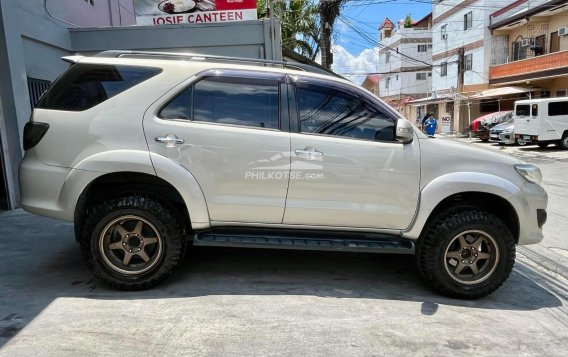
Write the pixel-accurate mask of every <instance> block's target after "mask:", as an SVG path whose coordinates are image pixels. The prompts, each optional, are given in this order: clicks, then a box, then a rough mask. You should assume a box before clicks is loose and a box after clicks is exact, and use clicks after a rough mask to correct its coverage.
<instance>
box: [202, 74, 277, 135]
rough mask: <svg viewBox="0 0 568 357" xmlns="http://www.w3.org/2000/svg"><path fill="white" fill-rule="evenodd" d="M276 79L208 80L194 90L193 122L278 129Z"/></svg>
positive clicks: (219, 78) (223, 78)
mask: <svg viewBox="0 0 568 357" xmlns="http://www.w3.org/2000/svg"><path fill="white" fill-rule="evenodd" d="M278 86H279V82H278V81H277V80H268V79H252V78H231V77H209V78H206V79H204V80H202V81H199V82H197V83H196V84H195V86H194V89H193V91H194V92H193V103H194V104H193V119H194V120H198V121H205V122H213V123H222V124H234V125H245V126H252V127H257V128H271V129H277V128H278V97H279V96H278Z"/></svg>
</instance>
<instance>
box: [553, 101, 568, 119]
mask: <svg viewBox="0 0 568 357" xmlns="http://www.w3.org/2000/svg"><path fill="white" fill-rule="evenodd" d="M548 115H549V116H556V115H568V102H556V103H548Z"/></svg>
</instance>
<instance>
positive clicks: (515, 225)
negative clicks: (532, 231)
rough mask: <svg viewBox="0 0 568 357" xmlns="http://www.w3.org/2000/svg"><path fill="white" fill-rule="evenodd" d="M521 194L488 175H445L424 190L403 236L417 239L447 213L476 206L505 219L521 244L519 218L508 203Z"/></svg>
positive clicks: (497, 178) (501, 180)
mask: <svg viewBox="0 0 568 357" xmlns="http://www.w3.org/2000/svg"><path fill="white" fill-rule="evenodd" d="M518 191H519V188H518V187H517V186H516V185H514V184H513V183H511V182H509V181H507V180H505V179H503V178H501V177H497V176H494V175H489V174H482V173H471V172H468V173H455V174H450V175H446V176H442V177H440V178H438V179H436V180H434V181H432V182H431V183H430V184H428V185H427V186H426V187H424V189H423V190H422V191H421V195H420V204H419V208H418V212H417V214H416V216H415V219H414V222H413V224H412V225H411V226H410V227H409V228H408V229H407V230H406V231H404V232H403V234H402V235H403V237H405V238H410V239H418V238H419V237H420V236H421V235H422V234H423V232H425V231H426V230H427V229H428V227H429V225H430V224H432V223H433V222H434V221H436V219H437V218H438V217H439V216H440V215H441V214H442V213H443V212H444V211H446V210H448V209H452V208H456V209H457V208H459V207H475V208H478V209H483V210H485V211H487V212H489V213H492V214H494V215H495V216H497V217H499V218H500V219H501V220H503V221H504V222H505V223H506V224H507V226H508V227H510V229H511V233H512V234H513V237H514V238H515V240H516V242H517V243H518V240H519V235H520V222H519V215H518V213H517V211H516V209H515V206H514V205H513V204H512V203H511V202H510V201H509V198H510V197H512V196H514V195H515V194H516V193H517V192H518Z"/></svg>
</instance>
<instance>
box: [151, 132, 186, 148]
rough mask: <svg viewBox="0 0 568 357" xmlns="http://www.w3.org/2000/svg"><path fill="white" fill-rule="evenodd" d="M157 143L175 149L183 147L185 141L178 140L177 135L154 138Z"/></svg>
mask: <svg viewBox="0 0 568 357" xmlns="http://www.w3.org/2000/svg"><path fill="white" fill-rule="evenodd" d="M154 140H156V142H157V143H160V144H166V146H167V147H174V146H176V145H181V144H183V143H184V142H185V141H184V140H183V139H180V138H178V137H177V136H175V134H168V135H166V136H165V137H159V136H156V137H155V138H154Z"/></svg>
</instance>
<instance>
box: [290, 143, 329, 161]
mask: <svg viewBox="0 0 568 357" xmlns="http://www.w3.org/2000/svg"><path fill="white" fill-rule="evenodd" d="M295 152H296V156H297V157H300V158H302V159H305V160H310V161H322V160H323V152H321V151H317V150H316V149H314V148H313V147H311V146H308V147H307V148H305V149H297V150H296V151H295Z"/></svg>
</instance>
